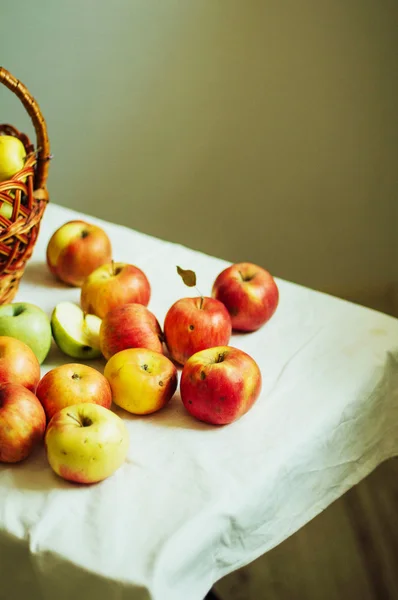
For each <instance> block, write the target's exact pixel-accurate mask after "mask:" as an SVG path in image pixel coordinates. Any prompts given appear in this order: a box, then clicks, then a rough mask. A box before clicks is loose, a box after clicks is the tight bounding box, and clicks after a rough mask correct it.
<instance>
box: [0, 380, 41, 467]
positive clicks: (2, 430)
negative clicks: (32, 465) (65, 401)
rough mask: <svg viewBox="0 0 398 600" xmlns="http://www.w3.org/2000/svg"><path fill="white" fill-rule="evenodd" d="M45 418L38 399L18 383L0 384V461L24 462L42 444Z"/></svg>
mask: <svg viewBox="0 0 398 600" xmlns="http://www.w3.org/2000/svg"><path fill="white" fill-rule="evenodd" d="M45 429H46V415H45V414H44V410H43V407H42V405H41V404H40V402H39V401H38V399H37V398H36V396H35V395H34V394H33V392H31V391H30V390H28V389H27V388H26V387H23V386H22V385H19V384H17V383H3V384H1V385H0V462H6V463H15V462H19V461H20V460H24V459H25V458H27V457H28V456H29V454H30V453H31V452H32V450H33V448H34V447H35V446H36V445H37V444H39V443H40V442H41V440H42V439H43V436H44V431H45Z"/></svg>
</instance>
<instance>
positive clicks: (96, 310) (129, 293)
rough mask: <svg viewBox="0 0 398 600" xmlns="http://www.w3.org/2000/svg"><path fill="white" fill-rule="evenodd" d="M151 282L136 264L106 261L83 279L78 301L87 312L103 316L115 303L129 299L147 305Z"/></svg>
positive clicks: (117, 304) (119, 303)
mask: <svg viewBox="0 0 398 600" xmlns="http://www.w3.org/2000/svg"><path fill="white" fill-rule="evenodd" d="M150 297H151V286H150V285H149V281H148V279H147V277H146V275H145V273H143V272H142V271H141V269H139V268H138V267H136V266H134V265H130V264H127V263H120V262H119V263H118V262H117V263H114V262H111V263H108V264H106V265H102V267H99V268H98V269H96V270H95V271H94V272H93V273H91V275H89V276H88V277H87V279H86V280H85V281H84V283H83V287H82V291H81V298H80V303H81V306H82V309H83V310H84V312H86V313H90V314H94V315H97V316H98V317H100V319H103V318H104V317H105V315H106V314H107V313H108V312H109V311H110V310H111V309H112V308H115V307H116V306H120V305H121V304H128V303H138V304H143V305H144V306H147V305H148V302H149V299H150Z"/></svg>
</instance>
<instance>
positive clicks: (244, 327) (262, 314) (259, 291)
mask: <svg viewBox="0 0 398 600" xmlns="http://www.w3.org/2000/svg"><path fill="white" fill-rule="evenodd" d="M212 296H213V297H214V298H217V300H220V302H222V303H223V304H225V306H226V308H227V310H228V312H229V314H230V315H231V322H232V328H233V329H235V330H237V331H255V330H256V329H258V328H259V327H261V325H263V324H264V323H266V322H267V321H268V320H269V319H270V318H271V317H272V315H273V314H274V312H275V311H276V308H277V306H278V302H279V291H278V286H277V285H276V283H275V280H274V278H273V277H272V275H271V274H270V273H268V271H266V270H265V269H263V268H262V267H258V266H257V265H254V264H252V263H237V264H235V265H231V266H230V267H227V268H226V269H224V271H222V272H221V273H220V274H219V275H218V277H217V278H216V280H215V282H214V284H213V289H212Z"/></svg>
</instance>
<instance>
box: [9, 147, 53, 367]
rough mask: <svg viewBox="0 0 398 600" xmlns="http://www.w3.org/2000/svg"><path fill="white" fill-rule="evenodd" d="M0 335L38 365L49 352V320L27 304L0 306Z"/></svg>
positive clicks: (42, 313)
mask: <svg viewBox="0 0 398 600" xmlns="http://www.w3.org/2000/svg"><path fill="white" fill-rule="evenodd" d="M0 139H1V136H0ZM0 335H7V336H9V337H12V338H16V339H17V340H20V341H21V342H24V343H25V344H27V345H28V346H29V347H30V348H31V350H32V351H33V353H34V354H35V355H36V358H37V360H38V361H39V363H40V364H41V363H42V362H43V361H44V359H45V358H46V356H47V354H48V352H49V350H50V346H51V325H50V321H49V318H48V317H47V315H46V313H45V312H44V311H43V310H42V309H41V308H39V307H38V306H35V305H34V304H29V303H28V302H13V303H12V304H3V306H0Z"/></svg>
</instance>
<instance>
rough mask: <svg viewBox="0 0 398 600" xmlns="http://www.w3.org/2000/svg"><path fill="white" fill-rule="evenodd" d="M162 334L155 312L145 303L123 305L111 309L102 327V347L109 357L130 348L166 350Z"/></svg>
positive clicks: (104, 353)
mask: <svg viewBox="0 0 398 600" xmlns="http://www.w3.org/2000/svg"><path fill="white" fill-rule="evenodd" d="M162 340H163V334H162V330H161V329H160V325H159V323H158V320H157V319H156V317H155V315H154V314H152V313H151V312H150V311H149V310H148V309H147V308H146V307H145V306H143V305H142V304H122V305H121V306H117V307H116V308H113V309H112V310H110V311H109V312H108V313H107V315H106V316H105V317H104V318H103V320H102V323H101V329H100V347H101V351H102V354H103V355H104V356H105V358H106V359H109V358H110V357H111V356H113V355H114V354H116V353H117V352H120V351H121V350H126V349H127V348H148V349H149V350H154V351H155V352H163V343H162Z"/></svg>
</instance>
